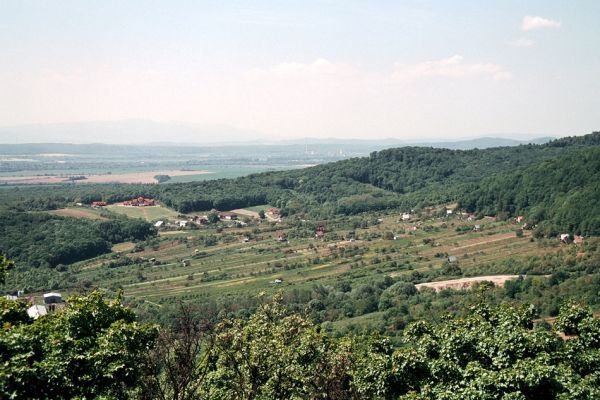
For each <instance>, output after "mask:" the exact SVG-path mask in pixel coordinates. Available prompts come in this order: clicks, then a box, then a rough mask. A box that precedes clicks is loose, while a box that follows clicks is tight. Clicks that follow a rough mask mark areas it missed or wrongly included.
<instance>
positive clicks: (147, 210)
mask: <svg viewBox="0 0 600 400" xmlns="http://www.w3.org/2000/svg"><path fill="white" fill-rule="evenodd" d="M105 208H106V209H107V210H108V211H111V212H114V213H117V214H124V215H126V216H128V217H130V218H141V219H145V220H146V221H156V220H159V219H175V218H177V215H178V213H177V212H175V211H173V210H171V209H169V208H166V207H161V206H145V207H134V206H123V205H120V204H111V205H109V206H106V207H105Z"/></svg>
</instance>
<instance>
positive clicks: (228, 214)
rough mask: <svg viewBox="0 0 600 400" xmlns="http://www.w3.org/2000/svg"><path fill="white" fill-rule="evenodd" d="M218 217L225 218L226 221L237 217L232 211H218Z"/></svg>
mask: <svg viewBox="0 0 600 400" xmlns="http://www.w3.org/2000/svg"><path fill="white" fill-rule="evenodd" d="M219 218H220V219H225V220H228V221H232V220H234V219H237V214H235V213H232V212H221V213H219Z"/></svg>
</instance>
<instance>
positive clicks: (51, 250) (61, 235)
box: [0, 212, 156, 267]
mask: <svg viewBox="0 0 600 400" xmlns="http://www.w3.org/2000/svg"><path fill="white" fill-rule="evenodd" d="M153 235H156V232H155V231H154V229H153V228H152V225H150V224H149V223H147V222H144V221H142V220H139V219H127V218H118V219H111V220H101V221H97V220H90V219H83V218H79V219H76V218H69V217H60V216H57V215H50V214H46V213H31V212H29V213H0V238H1V241H0V254H4V255H6V256H7V257H9V258H11V259H13V260H14V261H16V262H17V263H19V264H24V265H28V266H31V267H39V266H49V267H55V266H57V265H59V264H65V265H66V264H71V263H74V262H76V261H80V260H85V259H88V258H92V257H95V256H97V255H99V254H103V253H107V252H109V251H110V248H111V246H112V244H113V243H120V242H123V241H126V240H145V239H147V238H148V237H150V236H153Z"/></svg>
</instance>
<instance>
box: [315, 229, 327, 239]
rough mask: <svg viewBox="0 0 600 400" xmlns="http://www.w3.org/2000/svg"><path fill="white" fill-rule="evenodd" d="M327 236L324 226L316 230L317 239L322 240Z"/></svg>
mask: <svg viewBox="0 0 600 400" xmlns="http://www.w3.org/2000/svg"><path fill="white" fill-rule="evenodd" d="M324 236H325V228H324V227H322V226H319V227H318V228H317V229H316V230H315V237H316V238H317V239H320V238H322V237H324Z"/></svg>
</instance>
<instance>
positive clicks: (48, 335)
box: [0, 291, 157, 399]
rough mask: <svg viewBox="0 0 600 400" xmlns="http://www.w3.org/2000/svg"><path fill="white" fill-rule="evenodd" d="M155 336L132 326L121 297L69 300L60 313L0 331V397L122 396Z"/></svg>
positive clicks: (95, 295)
mask: <svg viewBox="0 0 600 400" xmlns="http://www.w3.org/2000/svg"><path fill="white" fill-rule="evenodd" d="M0 305H1V306H2V307H3V310H6V305H7V304H6V303H0ZM23 312H24V311H23ZM3 315H5V312H4V311H3ZM25 317H26V314H25ZM156 335H157V328H156V327H155V326H154V325H149V324H139V323H137V322H135V317H134V314H133V312H132V311H131V310H129V309H127V308H126V307H124V306H123V305H122V304H121V303H120V296H117V298H116V299H115V300H113V301H108V300H106V299H105V298H104V296H103V295H102V294H101V293H100V292H98V291H94V292H92V293H91V294H90V295H88V296H73V297H71V298H70V299H69V300H68V303H67V307H66V308H65V309H64V310H62V311H57V312H55V313H53V314H49V315H47V316H44V317H41V318H39V319H37V320H35V321H32V320H30V319H29V318H27V319H25V318H22V319H21V320H20V321H19V322H18V323H15V324H10V325H6V324H5V325H4V327H2V330H1V331H0V363H1V364H2V368H1V369H0V397H1V398H23V399H24V398H29V399H34V398H53V399H72V398H98V397H104V398H124V397H125V396H126V393H127V392H128V391H129V390H131V389H133V388H135V387H136V384H137V382H138V378H139V376H140V364H141V362H142V360H143V358H144V355H145V354H146V353H147V352H148V350H149V349H150V348H151V347H152V345H153V343H154V340H155V338H156Z"/></svg>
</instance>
